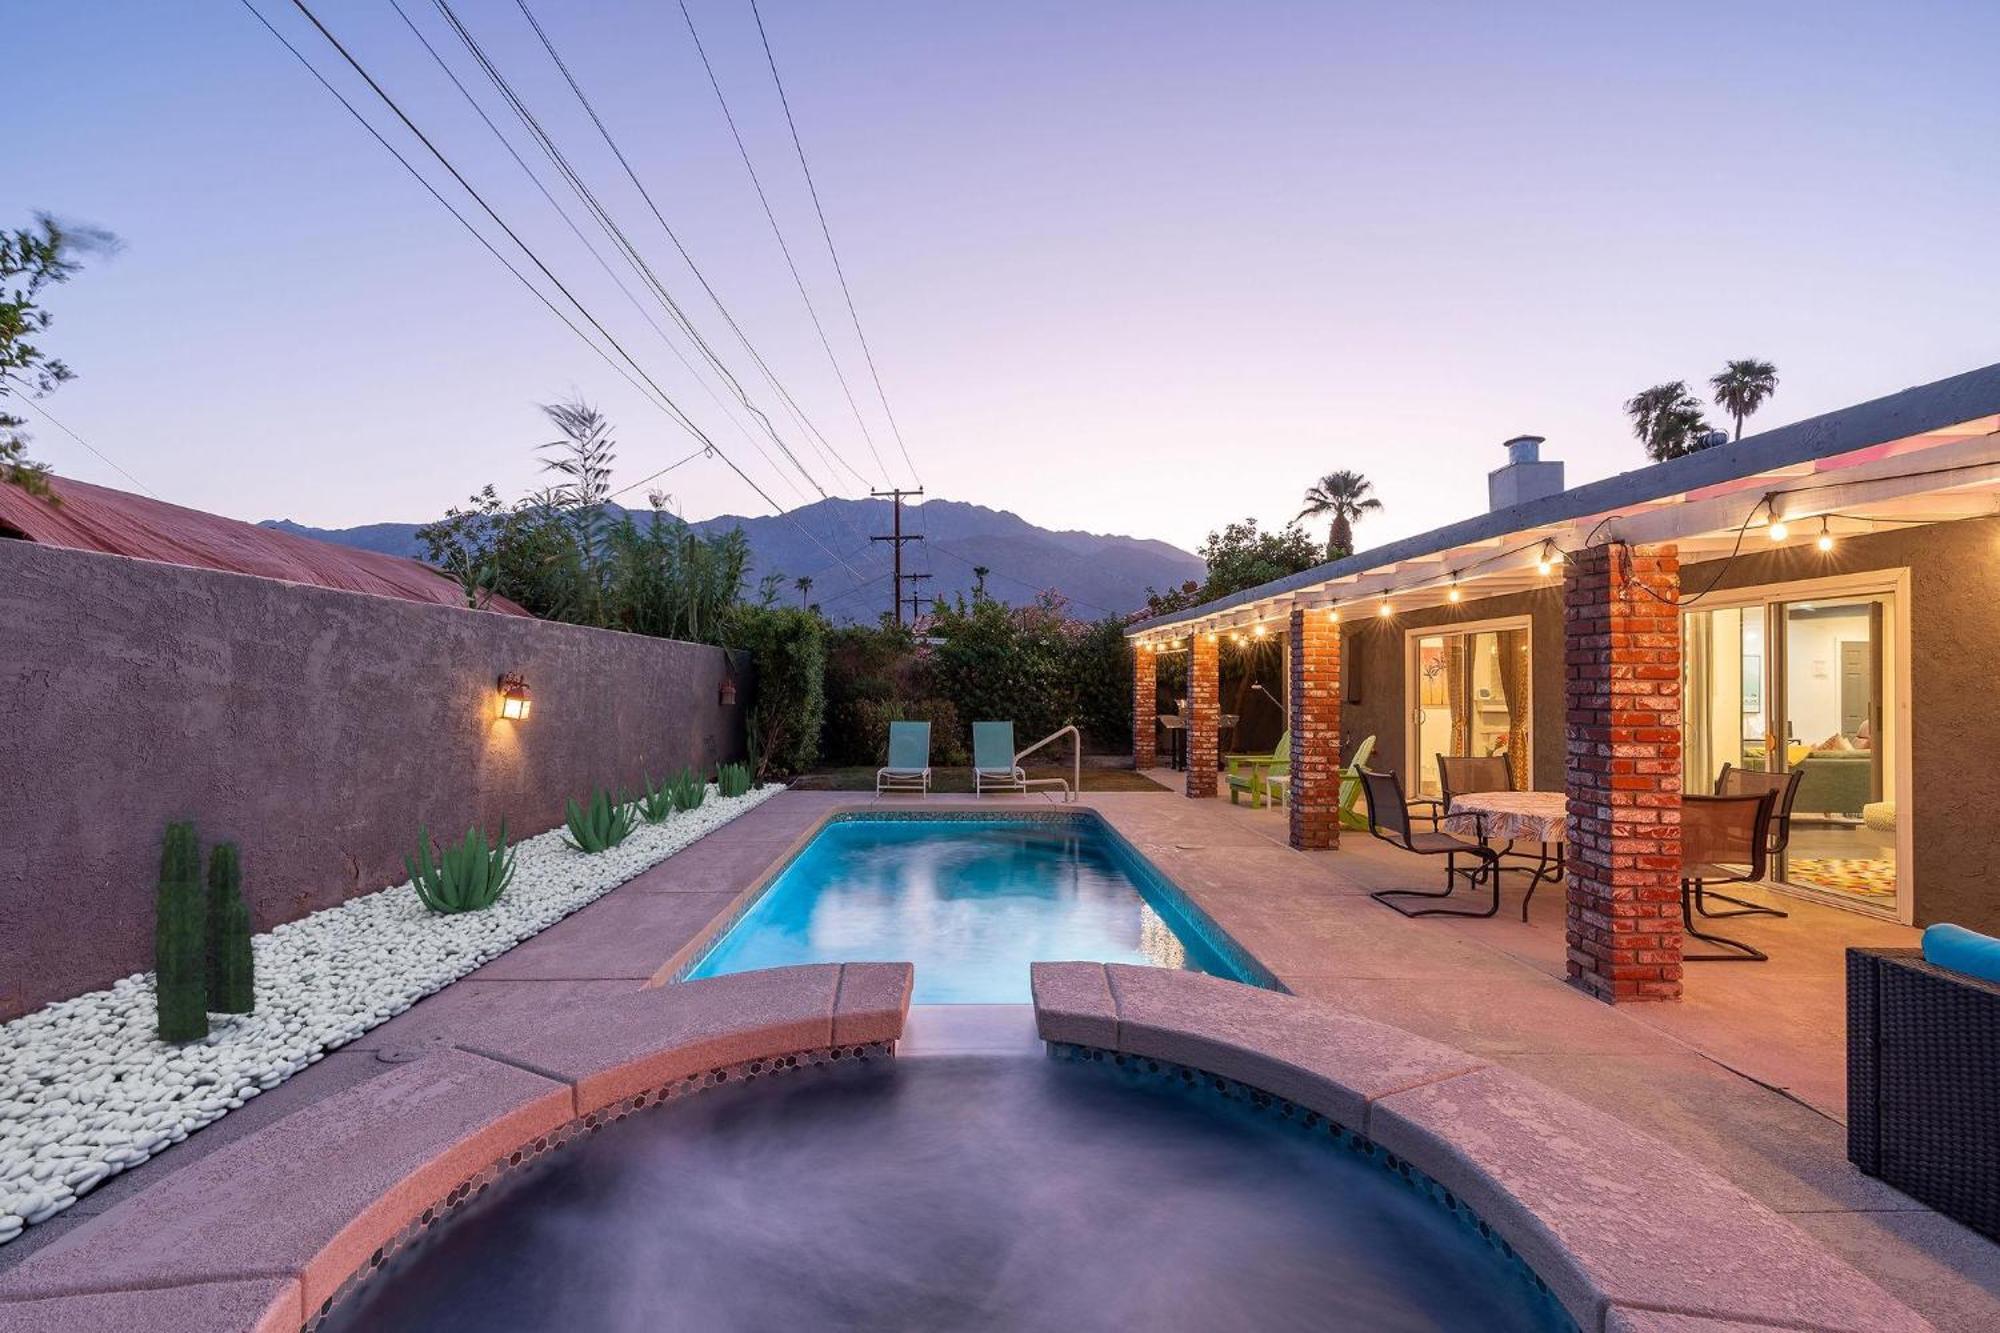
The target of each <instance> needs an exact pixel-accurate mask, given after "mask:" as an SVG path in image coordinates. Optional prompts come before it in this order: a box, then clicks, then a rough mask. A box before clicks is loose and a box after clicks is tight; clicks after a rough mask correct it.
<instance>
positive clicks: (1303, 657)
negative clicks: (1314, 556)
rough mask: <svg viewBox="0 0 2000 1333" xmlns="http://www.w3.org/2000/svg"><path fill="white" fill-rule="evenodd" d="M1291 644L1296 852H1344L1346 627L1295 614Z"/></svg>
mask: <svg viewBox="0 0 2000 1333" xmlns="http://www.w3.org/2000/svg"><path fill="white" fill-rule="evenodd" d="M1289 628H1290V633H1289V635H1288V641H1287V649H1288V651H1287V656H1288V657H1289V658H1290V666H1291V685H1290V689H1289V691H1288V693H1289V694H1290V698H1289V699H1288V700H1287V703H1288V711H1289V712H1290V715H1291V716H1290V721H1291V728H1292V775H1291V776H1292V781H1291V785H1290V786H1289V787H1288V788H1286V791H1285V799H1286V804H1287V805H1288V806H1289V807H1290V810H1289V813H1290V815H1291V824H1292V838H1291V841H1292V846H1294V847H1297V848H1300V849H1308V848H1318V847H1338V846H1340V623H1339V622H1338V621H1336V620H1334V619H1333V617H1332V616H1330V615H1328V614H1327V613H1326V612H1325V611H1305V610H1294V611H1293V612H1292V620H1291V625H1290V627H1289Z"/></svg>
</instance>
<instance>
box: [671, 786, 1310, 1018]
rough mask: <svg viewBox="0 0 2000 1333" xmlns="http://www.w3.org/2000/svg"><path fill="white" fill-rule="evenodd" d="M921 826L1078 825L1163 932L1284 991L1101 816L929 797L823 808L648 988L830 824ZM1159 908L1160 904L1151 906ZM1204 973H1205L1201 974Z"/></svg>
mask: <svg viewBox="0 0 2000 1333" xmlns="http://www.w3.org/2000/svg"><path fill="white" fill-rule="evenodd" d="M878 820H879V821H882V822H885V823H886V822H901V821H925V820H936V821H941V822H946V823H949V822H952V821H954V820H961V821H965V822H968V823H969V822H972V821H974V820H993V821H1008V822H1019V823H1039V824H1072V825H1073V824H1084V825H1088V826H1089V827H1090V828H1091V829H1092V830H1093V831H1095V832H1098V833H1101V834H1102V835H1103V836H1104V837H1105V839H1106V840H1107V841H1108V842H1110V843H1111V844H1112V846H1113V848H1114V849H1115V850H1116V851H1117V852H1118V854H1119V855H1120V857H1121V858H1123V860H1124V861H1126V862H1127V863H1129V864H1128V866H1127V867H1126V868H1128V869H1130V870H1134V871H1136V872H1137V877H1138V878H1142V879H1144V880H1146V881H1148V882H1147V883H1146V884H1145V885H1144V886H1142V887H1141V889H1140V897H1141V898H1146V897H1147V892H1146V890H1147V889H1150V890H1151V891H1152V892H1153V893H1155V894H1157V895H1158V896H1159V897H1160V898H1162V899H1163V900H1164V902H1165V906H1166V908H1167V910H1168V911H1171V912H1173V913H1175V914H1176V915H1178V916H1179V918H1180V921H1178V922H1176V921H1172V920H1169V921H1168V925H1169V927H1173V926H1176V925H1179V924H1183V923H1184V924H1186V925H1187V926H1188V927H1189V928H1190V929H1192V930H1193V931H1194V932H1195V933H1196V934H1197V935H1198V936H1199V937H1200V940H1201V943H1202V944H1203V945H1204V946H1206V947H1207V948H1209V949H1210V950H1212V951H1214V952H1215V953H1216V954H1218V955H1219V956H1220V957H1221V958H1222V959H1223V961H1224V962H1226V963H1227V964H1228V965H1229V966H1230V967H1231V968H1233V969H1235V970H1236V971H1237V972H1238V973H1240V974H1241V975H1242V977H1243V978H1244V979H1245V984H1248V985H1252V986H1255V987H1258V988H1260V989H1264V990H1271V991H1277V992H1280V993H1286V994H1288V993H1289V990H1288V988H1287V987H1286V986H1285V984H1284V983H1283V982H1282V981H1280V980H1279V979H1278V977H1277V974H1276V973H1274V972H1273V971H1271V969H1270V968H1269V967H1267V966H1265V964H1264V963H1263V961H1262V960H1261V959H1259V958H1258V957H1257V955H1255V954H1253V953H1251V952H1250V950H1249V949H1247V948H1245V947H1244V945H1243V944H1242V942H1241V941H1239V940H1237V938H1236V937H1235V936H1233V935H1231V934H1230V933H1229V932H1228V931H1227V930H1225V929H1224V928H1223V927H1222V925H1221V924H1220V923H1219V922H1217V921H1216V919H1215V918H1214V917H1213V916H1211V915H1210V914H1209V912H1208V910H1207V909H1206V908H1204V907H1203V906H1202V905H1201V904H1200V903H1198V902H1197V901H1195V898H1194V895H1193V894H1192V893H1190V892H1189V891H1188V889H1187V887H1186V886H1185V885H1183V884H1182V883H1180V881H1178V880H1177V879H1175V878H1174V876H1173V875H1172V874H1171V873H1170V872H1169V871H1167V870H1166V869H1164V868H1163V867H1161V866H1160V865H1159V863H1157V862H1156V861H1154V860H1153V859H1152V858H1151V857H1149V856H1148V855H1146V853H1145V852H1143V851H1142V850H1140V848H1139V847H1138V845H1137V844H1135V843H1134V842H1133V841H1132V840H1131V839H1130V838H1128V837H1126V836H1125V834H1124V833H1123V832H1122V831H1120V830H1119V828H1118V826H1117V825H1116V824H1114V823H1113V822H1112V821H1111V820H1110V819H1109V818H1107V817H1106V816H1105V814H1104V813H1103V812H1102V811H1100V810H1096V809H1093V808H1091V807H1090V806H1087V805H1067V806H1052V807H1051V806H1020V805H996V804H995V803H994V802H993V801H991V800H988V801H986V802H984V803H981V802H980V801H978V800H976V799H973V798H966V799H964V800H936V798H930V799H928V800H926V801H925V803H924V804H923V805H921V806H884V805H881V804H878V803H876V802H875V801H872V800H865V799H858V800H855V801H852V802H846V803H842V804H839V805H833V806H829V807H828V808H826V809H825V810H823V811H821V812H820V814H819V815H818V817H817V818H815V819H814V820H813V821H812V822H811V823H809V824H808V825H806V826H805V828H803V829H802V830H800V832H799V833H798V835H797V836H796V837H795V838H793V839H792V841H791V842H790V843H789V844H787V845H786V846H785V848H784V850H782V851H780V852H779V853H778V855H777V857H776V858H775V859H774V860H773V861H772V862H771V864H770V865H768V866H766V867H765V868H764V869H763V870H762V871H761V872H759V873H758V875H757V876H756V877H755V878H754V879H753V880H751V882H750V884H749V885H748V886H746V887H745V888H744V889H743V890H742V891H741V892H739V893H738V894H737V895H736V897H735V898H734V899H732V900H731V901H730V903H729V905H728V906H727V907H725V908H724V909H723V910H722V911H721V912H718V913H717V914H716V915H715V916H714V917H713V918H712V919H711V920H710V921H709V922H708V924H707V925H705V926H703V927H702V928H701V929H700V930H699V931H697V932H695V934H694V936H693V937H692V938H691V939H689V940H688V941H687V942H686V943H685V944H683V945H681V947H680V948H678V949H676V950H674V952H673V953H672V954H671V955H670V956H669V957H668V958H667V960H666V962H664V963H662V964H661V965H660V968H659V970H658V971H656V972H655V973H654V974H653V976H652V978H651V979H650V980H649V981H647V983H646V984H647V985H648V986H665V985H676V984H679V983H681V982H683V981H686V980H687V978H688V974H689V973H691V972H693V971H694V970H695V969H696V968H697V967H699V966H700V965H701V963H702V960H703V959H705V958H706V957H707V956H708V954H709V952H710V951H711V950H712V949H714V947H715V946H716V945H717V944H718V943H719V942H720V941H721V940H722V937H723V936H725V935H727V934H728V933H729V932H730V931H732V930H734V929H735V928H736V926H737V925H738V924H739V923H740V922H741V921H742V920H743V918H744V916H746V915H747V914H748V913H749V911H750V909H751V908H753V907H755V906H756V905H757V903H758V901H759V900H760V899H762V898H763V896H764V894H765V893H766V892H768V891H769V890H770V888H771V886H772V885H773V884H775V883H776V882H777V880H778V877H779V876H781V875H783V874H784V873H785V871H787V870H788V869H790V868H791V866H792V863H793V862H795V861H797V860H798V858H799V857H800V856H801V855H802V854H803V853H804V852H805V850H806V848H807V847H809V846H811V845H812V842H813V840H814V839H816V838H818V837H819V836H820V834H822V833H824V832H825V831H826V830H827V828H828V827H829V826H831V825H834V824H839V823H846V822H853V821H878ZM1150 905H1151V906H1153V907H1154V909H1155V910H1156V911H1157V910H1160V904H1158V903H1150ZM1203 975H1206V974H1203Z"/></svg>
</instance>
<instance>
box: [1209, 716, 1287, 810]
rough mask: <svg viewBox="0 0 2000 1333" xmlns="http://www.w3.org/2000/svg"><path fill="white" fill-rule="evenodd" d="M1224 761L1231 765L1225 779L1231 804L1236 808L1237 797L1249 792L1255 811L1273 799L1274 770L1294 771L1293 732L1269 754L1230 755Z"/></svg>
mask: <svg viewBox="0 0 2000 1333" xmlns="http://www.w3.org/2000/svg"><path fill="white" fill-rule="evenodd" d="M1223 760H1224V761H1225V762H1226V763H1227V764H1228V765H1229V771H1228V772H1227V773H1225V774H1224V775H1223V778H1222V780H1223V781H1224V782H1226V783H1228V784H1229V803H1230V804H1231V805H1235V804H1236V798H1237V797H1238V796H1241V795H1243V794H1245V793H1246V792H1247V793H1248V794H1249V796H1250V806H1251V808H1252V809H1255V808H1256V807H1258V806H1260V805H1262V804H1264V802H1266V801H1267V800H1269V799H1270V798H1271V783H1272V781H1273V779H1272V777H1271V773H1272V770H1274V769H1281V770H1283V771H1285V772H1286V773H1289V772H1291V767H1292V733H1291V732H1289V731H1288V732H1286V733H1285V734H1284V735H1282V736H1280V737H1278V743H1277V745H1275V746H1274V747H1272V750H1271V753H1269V754H1226V755H1224V756H1223Z"/></svg>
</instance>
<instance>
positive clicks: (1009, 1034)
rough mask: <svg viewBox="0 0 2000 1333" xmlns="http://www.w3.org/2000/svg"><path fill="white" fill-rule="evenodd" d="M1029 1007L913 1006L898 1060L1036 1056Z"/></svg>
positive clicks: (1038, 1041) (1038, 1050)
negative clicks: (972, 1056)
mask: <svg viewBox="0 0 2000 1333" xmlns="http://www.w3.org/2000/svg"><path fill="white" fill-rule="evenodd" d="M1041 1052H1042V1039H1041V1037H1040V1036H1038V1035H1037V1034H1036V1032H1035V1007H1034V1006H1033V1005H1031V1004H913V1005H911V1006H910V1017H909V1020H908V1021H907V1022H906V1023H905V1024H904V1025H903V1039H902V1041H900V1042H899V1043H898V1044H897V1046H896V1055H897V1057H898V1058H899V1059H907V1058H909V1057H912V1056H926V1055H1040V1054H1041Z"/></svg>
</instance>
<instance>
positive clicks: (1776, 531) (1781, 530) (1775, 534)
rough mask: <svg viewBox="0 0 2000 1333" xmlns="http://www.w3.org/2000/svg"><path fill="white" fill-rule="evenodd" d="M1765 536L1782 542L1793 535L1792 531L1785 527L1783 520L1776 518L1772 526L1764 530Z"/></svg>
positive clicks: (1772, 521)
mask: <svg viewBox="0 0 2000 1333" xmlns="http://www.w3.org/2000/svg"><path fill="white" fill-rule="evenodd" d="M1764 535H1765V536H1767V537H1769V538H1770V539H1771V540H1772V541H1774V542H1781V541H1783V540H1784V539H1785V538H1787V537H1789V536H1791V535H1792V530H1791V529H1790V528H1788V527H1786V526H1785V521H1784V520H1783V519H1781V518H1774V519H1772V520H1771V525H1770V526H1769V527H1767V528H1765V529H1764Z"/></svg>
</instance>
